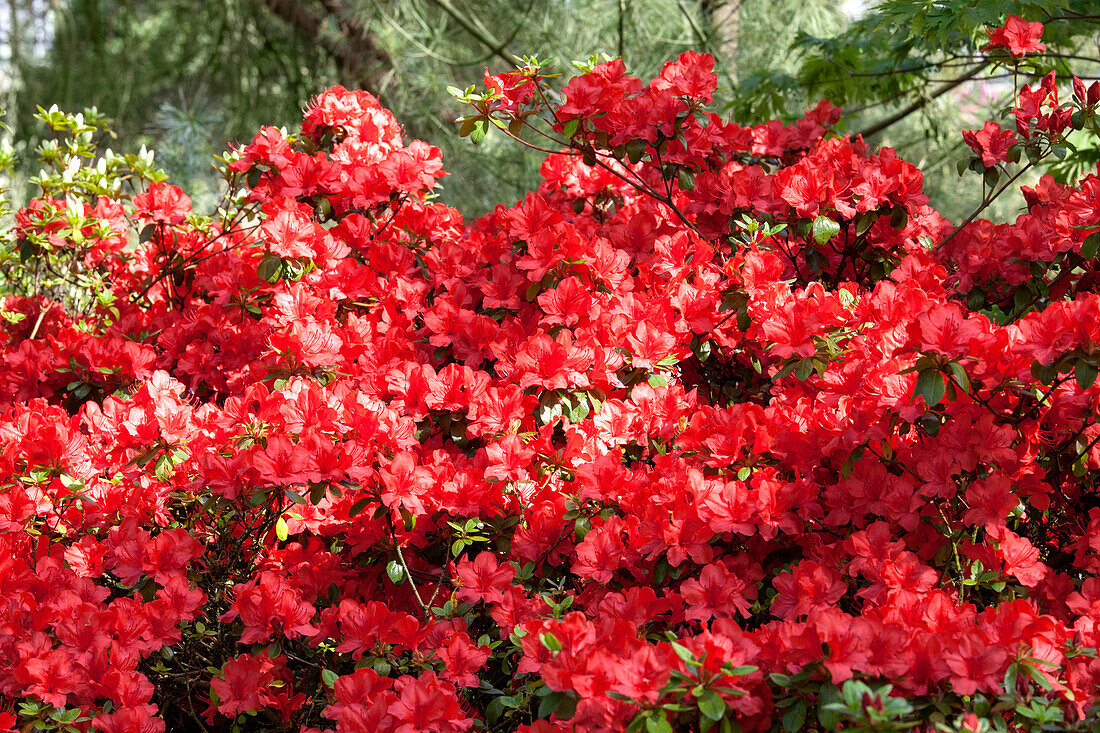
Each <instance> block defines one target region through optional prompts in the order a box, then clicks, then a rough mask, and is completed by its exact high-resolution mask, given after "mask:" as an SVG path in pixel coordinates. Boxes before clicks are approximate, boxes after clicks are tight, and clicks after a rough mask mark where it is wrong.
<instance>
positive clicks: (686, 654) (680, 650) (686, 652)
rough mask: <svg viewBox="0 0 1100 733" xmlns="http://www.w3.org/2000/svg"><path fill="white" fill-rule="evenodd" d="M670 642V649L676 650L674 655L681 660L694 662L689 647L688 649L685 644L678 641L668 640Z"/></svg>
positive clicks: (693, 656)
mask: <svg viewBox="0 0 1100 733" xmlns="http://www.w3.org/2000/svg"><path fill="white" fill-rule="evenodd" d="M670 643H671V644H672V651H674V652H676V656H678V657H679V658H680V660H681V661H683V662H694V661H695V654H694V653H692V651H691V650H690V649H688V648H687V647H686V646H684V645H683V644H680V643H679V642H675V641H673V642H670Z"/></svg>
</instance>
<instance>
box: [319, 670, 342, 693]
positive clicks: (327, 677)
mask: <svg viewBox="0 0 1100 733" xmlns="http://www.w3.org/2000/svg"><path fill="white" fill-rule="evenodd" d="M338 679H340V675H338V674H336V673H335V672H333V671H332V670H331V669H322V670H321V681H322V682H324V683H325V686H326V687H330V688H331V687H335V686H336V680H338Z"/></svg>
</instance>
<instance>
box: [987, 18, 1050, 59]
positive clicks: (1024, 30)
mask: <svg viewBox="0 0 1100 733" xmlns="http://www.w3.org/2000/svg"><path fill="white" fill-rule="evenodd" d="M986 32H987V33H988V34H989V45H987V46H986V47H985V48H983V49H982V50H983V51H990V50H992V49H1004V50H1006V51H1008V53H1010V54H1011V55H1013V56H1026V55H1027V54H1029V53H1042V52H1043V51H1046V50H1047V47H1046V45H1045V44H1043V43H1041V42H1040V41H1039V39H1040V38H1042V37H1043V24H1042V23H1039V22H1038V21H1036V22H1033V23H1029V22H1027V21H1026V20H1024V19H1023V18H1021V17H1019V16H1017V15H1010V16H1008V20H1006V21H1005V24H1004V25H1003V26H1002V27H1000V28H992V29H989V30H988V31H986Z"/></svg>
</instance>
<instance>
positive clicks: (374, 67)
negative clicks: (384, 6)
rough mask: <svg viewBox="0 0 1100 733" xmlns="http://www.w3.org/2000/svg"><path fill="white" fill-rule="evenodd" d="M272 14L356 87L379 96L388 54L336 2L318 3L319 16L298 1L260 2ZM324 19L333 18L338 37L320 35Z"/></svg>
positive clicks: (340, 4) (272, 0)
mask: <svg viewBox="0 0 1100 733" xmlns="http://www.w3.org/2000/svg"><path fill="white" fill-rule="evenodd" d="M261 2H262V3H263V5H265V6H266V7H267V9H268V10H270V11H271V12H272V13H273V14H274V15H276V16H278V17H279V18H281V19H282V20H284V21H285V22H287V23H289V24H290V25H291V26H293V27H294V28H295V29H296V30H297V31H298V33H299V34H300V35H301V36H302V37H304V38H305V39H307V40H309V41H313V42H314V43H317V44H318V45H319V46H321V48H323V49H324V50H325V51H326V52H327V53H328V54H329V56H331V57H332V58H333V60H334V61H336V63H337V64H338V65H339V66H340V70H341V72H343V73H344V74H346V75H347V76H348V77H349V78H350V80H351V81H352V82H353V83H354V85H356V86H361V87H362V88H363V89H366V90H367V91H368V92H370V93H372V94H374V95H375V96H380V95H381V93H382V77H383V75H384V74H385V72H386V71H388V70H389V69H390V68H392V66H393V62H392V60H391V59H390V55H389V54H388V53H387V52H386V51H385V49H383V48H382V47H380V46H379V45H378V43H377V42H376V41H375V39H374V38H373V37H371V35H370V33H369V32H368V31H367V30H366V28H364V27H363V24H362V23H361V22H360V21H359V19H358V18H357V17H355V15H354V14H353V13H352V12H351V10H350V9H349V8H348V7H347V6H346V5H345V4H344V3H343V2H341V1H340V0H320V5H321V8H322V9H323V14H322V13H318V12H315V11H314V10H312V9H311V8H310V6H309V5H308V4H307V3H305V2H299V1H298V0H261ZM326 16H327V17H330V18H333V19H334V20H335V21H336V24H337V26H338V27H339V28H340V31H341V35H340V36H339V37H336V38H333V37H331V36H330V35H329V34H326V33H324V32H323V31H324V24H325V20H326Z"/></svg>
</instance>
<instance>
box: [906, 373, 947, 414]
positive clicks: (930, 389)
mask: <svg viewBox="0 0 1100 733" xmlns="http://www.w3.org/2000/svg"><path fill="white" fill-rule="evenodd" d="M946 391H947V387H946V385H945V384H944V383H943V375H942V374H941V373H940V371H939V370H938V369H925V370H924V371H922V372H921V373H920V374H919V375H917V386H916V388H915V389H914V390H913V396H914V397H916V396H917V395H920V396H921V397H923V398H924V401H925V403H926V404H927V405H928V406H929V407H935V406H936V405H938V404H939V403H940V400H942V399H943V396H944V394H945V393H946Z"/></svg>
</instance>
